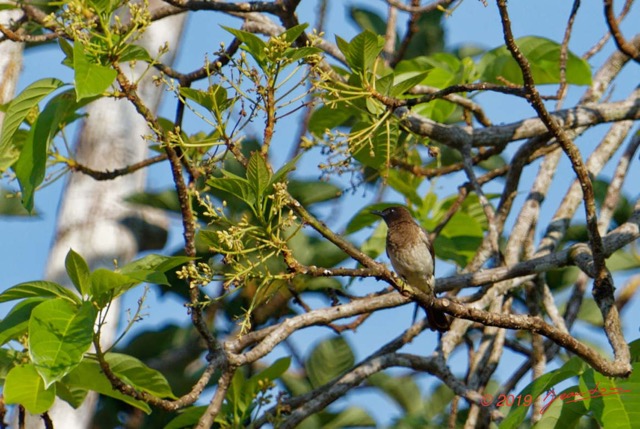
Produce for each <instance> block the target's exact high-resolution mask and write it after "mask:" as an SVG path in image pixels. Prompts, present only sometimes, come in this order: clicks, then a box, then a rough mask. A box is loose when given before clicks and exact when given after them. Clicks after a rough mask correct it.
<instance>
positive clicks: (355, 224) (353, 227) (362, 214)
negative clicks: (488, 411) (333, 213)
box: [344, 203, 397, 235]
mask: <svg viewBox="0 0 640 429" xmlns="http://www.w3.org/2000/svg"><path fill="white" fill-rule="evenodd" d="M396 205H397V204H390V203H378V204H371V205H369V206H367V207H364V208H363V209H362V210H360V211H359V212H357V213H356V214H355V215H353V217H352V218H351V220H350V221H349V223H348V224H347V227H346V228H345V231H344V233H345V234H347V235H348V234H353V233H354V232H358V231H360V230H361V229H362V228H366V227H368V226H370V225H373V224H374V223H376V222H378V221H379V220H380V216H376V215H374V214H371V212H372V211H373V210H380V211H381V210H384V209H386V208H387V207H391V206H396Z"/></svg>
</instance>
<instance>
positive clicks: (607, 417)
mask: <svg viewBox="0 0 640 429" xmlns="http://www.w3.org/2000/svg"><path fill="white" fill-rule="evenodd" d="M632 366H633V371H632V373H631V376H630V377H629V378H627V379H622V378H612V377H605V376H603V375H602V374H600V373H598V372H596V371H594V370H593V369H589V370H587V371H585V372H584V373H583V374H582V376H581V377H580V383H579V386H580V397H581V399H583V400H584V401H583V402H584V405H585V406H586V407H587V409H589V410H590V411H591V412H592V413H593V416H594V417H595V418H596V420H598V423H600V425H601V426H602V427H605V428H612V427H615V428H629V429H631V428H635V427H637V425H638V423H637V422H638V421H640V374H638V371H639V370H640V363H638V362H636V363H634V364H633V365H632Z"/></svg>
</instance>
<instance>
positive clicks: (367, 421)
mask: <svg viewBox="0 0 640 429" xmlns="http://www.w3.org/2000/svg"><path fill="white" fill-rule="evenodd" d="M323 414H324V416H330V418H329V419H328V421H326V420H324V421H323V422H322V429H343V428H351V427H358V428H365V427H371V428H375V427H377V424H378V422H376V420H375V419H373V418H372V417H371V415H369V413H367V411H366V410H364V409H362V408H360V407H348V408H346V409H344V410H342V411H340V412H339V413H335V414H334V413H329V412H323ZM324 416H323V417H324Z"/></svg>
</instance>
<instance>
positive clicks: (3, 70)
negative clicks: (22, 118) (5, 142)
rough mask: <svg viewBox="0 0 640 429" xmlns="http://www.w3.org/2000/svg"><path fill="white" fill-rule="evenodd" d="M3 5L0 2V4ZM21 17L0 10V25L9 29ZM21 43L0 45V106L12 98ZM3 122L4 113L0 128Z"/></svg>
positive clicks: (19, 66) (1, 1)
mask: <svg viewBox="0 0 640 429" xmlns="http://www.w3.org/2000/svg"><path fill="white" fill-rule="evenodd" d="M3 3H5V2H4V1H3V0H0V4H3ZM21 16H22V11H20V10H0V24H2V25H3V26H5V27H9V26H10V25H11V22H12V21H15V20H17V19H19V18H20V17H21ZM23 48H24V46H23V44H22V43H15V42H10V41H5V42H3V43H0V104H5V103H7V102H8V101H9V100H11V99H12V98H13V95H14V93H15V91H16V85H17V83H18V78H19V77H20V71H21V69H22V50H23ZM3 120H4V112H0V128H1V127H2V121H3Z"/></svg>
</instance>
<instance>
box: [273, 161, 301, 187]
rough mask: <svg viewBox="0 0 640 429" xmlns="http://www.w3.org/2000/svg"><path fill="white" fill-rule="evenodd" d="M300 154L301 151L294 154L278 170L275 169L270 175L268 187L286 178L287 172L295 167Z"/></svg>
mask: <svg viewBox="0 0 640 429" xmlns="http://www.w3.org/2000/svg"><path fill="white" fill-rule="evenodd" d="M301 156H302V153H299V154H298V155H296V156H294V157H293V159H291V160H290V161H289V162H287V163H286V164H285V165H283V166H282V167H280V169H278V171H276V172H275V173H274V174H273V176H272V177H271V180H270V181H269V187H271V186H273V185H274V184H276V183H279V182H282V181H284V180H285V179H286V178H287V174H289V173H290V172H291V171H293V170H295V169H296V166H297V164H298V161H299V160H300V157H301Z"/></svg>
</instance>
